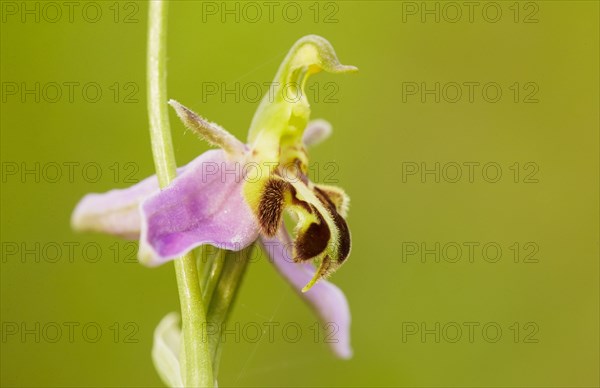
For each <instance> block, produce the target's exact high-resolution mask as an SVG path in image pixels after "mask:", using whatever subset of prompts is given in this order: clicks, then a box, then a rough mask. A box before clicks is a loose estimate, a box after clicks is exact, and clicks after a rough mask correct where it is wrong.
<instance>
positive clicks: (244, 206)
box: [72, 35, 356, 358]
mask: <svg viewBox="0 0 600 388" xmlns="http://www.w3.org/2000/svg"><path fill="white" fill-rule="evenodd" d="M355 70H356V68H355V67H353V66H345V65H342V64H340V62H339V61H338V59H337V56H336V54H335V52H334V50H333V47H332V46H331V44H330V43H329V42H328V41H327V40H325V39H324V38H322V37H319V36H314V35H310V36H306V37H304V38H302V39H300V40H299V41H297V42H296V43H295V45H294V46H293V47H292V49H291V50H290V52H289V54H288V55H287V56H286V58H285V59H284V61H283V63H282V65H281V66H280V68H279V70H278V72H277V75H276V77H275V80H274V82H273V83H272V90H271V91H270V93H269V94H268V95H265V97H264V98H263V100H262V101H261V103H260V106H259V108H258V110H257V112H256V114H255V116H254V118H253V120H252V123H251V125H250V129H249V134H248V139H247V142H246V143H244V142H242V141H240V140H238V139H236V138H235V137H234V136H233V135H231V134H230V133H229V132H227V131H226V130H225V129H223V128H222V127H220V126H219V125H217V124H215V123H212V122H209V121H207V120H205V119H204V118H202V117H201V116H200V115H198V114H196V113H194V112H193V111H192V110H190V109H188V108H186V107H185V106H183V105H181V104H180V103H178V102H176V101H174V100H171V101H170V102H169V103H170V105H171V106H172V107H173V108H174V110H175V111H176V113H177V115H178V116H179V118H180V119H181V120H182V121H183V123H184V125H185V126H186V127H187V128H189V129H190V130H192V131H193V132H194V133H196V134H198V135H199V136H200V137H201V138H202V139H204V140H205V141H207V142H208V143H210V144H211V145H213V146H216V147H218V148H217V149H213V150H210V151H207V152H205V153H203V154H201V155H200V156H198V157H197V158H196V159H194V160H193V161H191V162H190V163H189V164H187V165H186V166H183V167H181V168H179V169H178V176H177V178H175V180H174V181H173V182H172V183H171V184H170V185H169V186H168V187H167V188H165V189H163V190H160V189H159V186H158V180H157V178H156V177H155V176H153V177H150V178H147V179H145V180H143V181H141V182H140V183H138V184H136V185H134V186H132V187H130V188H126V189H120V190H112V191H109V192H107V193H103V194H88V195H86V196H85V197H84V198H83V199H82V200H81V201H80V202H79V204H78V205H77V207H76V208H75V211H74V212H73V216H72V225H73V227H74V228H75V229H77V230H87V231H98V232H104V233H109V234H113V235H117V236H121V237H124V238H128V239H138V238H139V242H140V244H139V253H138V257H139V260H140V262H142V263H143V264H146V265H149V266H155V265H159V264H162V263H165V262H167V261H169V260H173V259H175V258H177V257H179V256H181V255H182V254H184V253H186V252H188V251H190V250H191V249H193V248H195V247H198V246H201V245H204V244H210V245H213V246H216V247H218V248H221V249H227V250H234V251H238V250H241V249H244V248H245V247H247V246H249V245H250V244H253V243H254V242H256V241H257V240H259V241H260V244H261V245H262V246H263V248H264V250H265V251H266V252H267V254H268V255H269V256H270V259H271V260H270V261H271V262H272V263H273V264H274V265H275V267H276V268H277V270H278V271H279V272H280V273H281V274H282V276H283V277H284V278H285V279H286V280H287V281H289V282H290V283H291V285H292V286H293V287H294V288H295V289H296V290H300V289H301V290H302V293H301V294H302V295H303V297H304V299H305V300H306V301H307V302H308V303H309V304H310V305H311V306H312V307H313V308H314V310H315V311H316V313H317V314H318V315H319V316H320V318H321V319H322V320H324V321H325V322H330V323H334V324H336V326H337V327H336V329H337V330H335V334H334V336H335V338H334V339H335V341H333V342H334V343H333V348H334V351H335V353H336V354H337V355H338V356H340V357H344V358H347V357H349V356H350V355H351V349H350V344H349V324H350V313H349V308H348V303H347V301H346V298H345V296H344V294H343V293H342V292H341V290H340V289H339V288H338V287H336V286H334V285H333V284H331V283H330V282H328V281H326V280H325V278H327V277H329V276H330V275H331V274H332V273H333V272H335V271H336V270H337V269H338V268H339V267H340V266H341V265H342V264H343V263H344V262H345V261H346V259H347V258H348V256H349V254H350V247H351V242H350V231H349V228H348V224H347V223H346V215H347V209H348V197H347V196H346V194H345V193H344V192H343V191H342V190H341V189H339V188H337V187H332V186H325V185H319V184H316V183H313V182H311V181H310V179H309V178H308V174H307V171H308V155H307V147H309V146H311V145H315V144H317V143H318V142H320V141H322V140H323V139H324V138H326V137H327V136H328V135H329V133H330V132H331V127H330V126H329V124H328V123H327V122H325V121H323V120H316V121H311V122H309V116H310V105H309V103H308V100H307V98H306V94H305V93H304V87H305V85H306V81H307V79H308V77H309V76H310V75H312V74H315V73H318V72H320V71H327V72H332V73H344V72H352V71H355ZM285 212H287V213H288V214H290V216H291V217H290V218H291V219H293V220H294V222H295V223H296V225H295V228H294V230H293V238H292V237H291V236H290V235H289V234H288V232H287V230H286V228H285V225H284V222H283V214H284V213H285ZM309 290H310V291H309Z"/></svg>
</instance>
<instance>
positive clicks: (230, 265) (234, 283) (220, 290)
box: [207, 244, 254, 374]
mask: <svg viewBox="0 0 600 388" xmlns="http://www.w3.org/2000/svg"><path fill="white" fill-rule="evenodd" d="M253 249H254V244H252V245H250V246H249V247H247V248H245V249H243V250H241V251H238V252H232V251H224V253H225V257H224V260H223V268H222V269H221V276H220V278H219V281H218V282H217V283H216V287H215V289H214V292H213V295H212V298H211V301H210V304H209V308H208V316H207V321H208V324H209V325H211V326H213V327H215V328H216V333H215V334H213V335H211V336H210V337H209V338H208V341H209V347H210V354H211V356H212V362H213V371H214V373H215V374H217V373H218V368H219V361H220V358H221V343H222V341H221V329H222V327H223V323H225V321H226V320H227V316H228V315H229V312H230V310H231V305H232V303H233V301H234V299H235V296H236V294H237V291H238V289H239V287H240V285H241V280H242V277H243V276H244V273H245V272H246V267H247V266H248V261H249V260H250V255H251V253H252V250H253Z"/></svg>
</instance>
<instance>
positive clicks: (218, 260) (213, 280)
mask: <svg viewBox="0 0 600 388" xmlns="http://www.w3.org/2000/svg"><path fill="white" fill-rule="evenodd" d="M225 254H226V251H225V250H224V249H219V251H218V252H217V254H216V255H215V256H216V257H215V259H214V261H213V263H212V265H211V267H210V271H206V272H209V274H208V279H207V280H206V282H205V283H204V288H203V289H202V291H203V292H204V293H203V294H202V300H204V303H205V304H206V305H207V306H209V308H208V309H209V310H210V301H211V299H212V296H213V293H214V291H215V287H216V286H217V283H219V280H220V279H221V272H222V271H223V267H224V266H225Z"/></svg>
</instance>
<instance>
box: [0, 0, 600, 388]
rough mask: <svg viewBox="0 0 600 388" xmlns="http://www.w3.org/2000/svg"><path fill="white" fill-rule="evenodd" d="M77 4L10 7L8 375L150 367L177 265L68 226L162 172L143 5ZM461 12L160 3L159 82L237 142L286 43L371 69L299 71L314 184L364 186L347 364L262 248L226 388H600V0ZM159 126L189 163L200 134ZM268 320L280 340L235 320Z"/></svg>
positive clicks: (230, 347) (173, 296)
mask: <svg viewBox="0 0 600 388" xmlns="http://www.w3.org/2000/svg"><path fill="white" fill-rule="evenodd" d="M49 4H50V5H49ZM52 4H54V5H52ZM73 4H75V5H74V6H73V8H72V9H71V10H72V13H70V12H69V11H70V8H68V7H67V6H66V5H64V4H63V3H62V2H55V3H45V2H25V3H22V2H6V1H5V2H2V23H1V29H2V31H1V39H0V44H1V55H2V58H1V59H2V60H1V76H2V105H1V107H2V115H1V140H2V141H1V143H2V144H1V151H2V192H1V194H2V196H1V197H2V198H1V209H2V224H1V225H2V229H1V240H2V266H1V269H2V270H1V281H2V298H1V301H2V307H1V313H2V317H1V320H2V342H1V347H2V350H1V357H2V366H1V375H2V377H1V381H2V385H3V386H28V387H32V386H161V385H162V384H161V382H160V380H159V378H158V376H157V375H156V373H155V371H154V368H153V365H152V361H151V358H150V349H151V345H152V332H153V330H154V327H155V326H156V324H157V323H158V322H159V320H160V319H161V318H162V317H163V316H164V315H165V314H166V313H168V312H170V311H176V310H178V299H177V292H176V284H175V276H174V271H173V266H172V265H165V266H163V267H160V268H156V269H148V268H145V267H143V266H141V265H139V264H137V263H136V262H135V256H134V253H133V252H134V249H135V247H134V246H132V245H131V244H128V243H126V242H123V241H117V240H115V239H113V238H110V237H107V236H103V235H93V234H76V233H73V232H72V231H71V229H70V227H69V217H70V213H71V211H72V209H73V207H74V205H75V204H76V203H77V201H78V200H79V199H80V197H81V196H83V195H84V194H85V193H87V192H102V191H106V190H109V189H111V188H114V187H126V186H128V185H130V184H131V183H128V182H129V181H132V180H133V181H135V180H140V179H142V178H144V177H146V176H147V175H150V174H151V173H152V172H153V164H152V158H151V153H150V147H149V135H148V128H147V118H146V98H145V91H146V86H145V48H146V13H147V4H146V3H143V2H141V3H136V2H73ZM36 7H37V8H36ZM269 7H273V8H269ZM469 7H471V6H465V5H464V4H463V3H460V2H459V3H440V2H426V3H422V2H397V1H344V2H319V3H317V2H313V1H307V2H295V3H291V4H290V3H285V2H275V3H274V5H269V4H267V3H265V2H254V3H239V2H227V3H222V2H204V3H202V2H195V1H176V2H172V3H171V6H170V15H169V23H170V25H169V36H168V45H169V46H168V53H169V54H168V55H169V64H168V66H169V73H168V84H169V95H170V96H172V97H173V98H176V99H177V100H179V101H181V102H182V103H184V104H186V105H188V106H190V107H191V108H193V109H194V110H196V111H198V112H199V113H201V114H203V115H204V116H205V117H207V118H209V119H211V120H214V121H216V122H218V123H219V124H221V125H223V126H224V127H225V128H227V129H228V130H230V131H231V132H232V133H234V134H235V135H236V136H238V137H240V138H242V139H244V138H245V134H246V130H247V128H248V125H249V122H250V120H251V118H252V115H253V112H254V110H255V108H256V107H257V105H258V103H257V102H255V99H254V97H255V96H254V93H251V92H253V91H255V90H256V88H255V86H256V84H259V85H262V84H263V83H265V82H270V81H271V80H272V78H273V76H274V74H275V71H276V69H277V67H278V65H279V63H280V61H281V60H282V59H283V57H284V55H285V54H286V52H287V50H288V49H289V47H290V46H291V45H292V44H293V43H294V41H295V40H296V39H298V38H299V37H301V36H303V35H306V34H310V33H314V34H319V35H322V36H324V37H326V38H327V39H328V40H330V42H331V43H332V44H333V46H334V47H335V49H336V51H337V53H338V56H339V57H340V59H341V61H342V62H343V63H346V64H352V65H356V66H358V67H359V68H360V72H359V73H358V74H354V75H343V76H332V75H329V74H319V75H317V76H315V77H313V78H311V80H310V83H309V85H310V88H309V90H310V92H309V93H313V94H311V97H310V99H311V100H312V101H313V117H315V118H317V117H323V118H326V119H328V120H329V121H330V122H331V123H332V124H333V127H334V135H333V137H331V138H330V139H329V140H328V141H327V142H326V143H323V144H322V145H320V146H318V147H317V148H314V149H313V150H311V163H312V164H313V171H315V174H316V172H318V176H315V175H313V178H315V180H317V181H320V182H326V183H335V184H337V185H339V186H341V187H343V188H344V189H345V190H346V191H347V193H349V195H350V196H351V198H352V204H351V209H350V216H349V224H350V227H351V230H352V236H353V250H352V254H351V257H350V259H349V261H348V263H347V264H346V265H345V266H344V267H343V268H342V269H341V270H340V271H339V272H338V273H337V274H336V275H335V276H334V277H333V281H334V282H335V283H336V284H338V285H339V286H340V287H341V288H342V289H343V290H344V291H345V293H346V295H347V297H348V299H349V301H350V306H351V309H352V317H353V321H352V345H353V348H354V357H353V358H352V360H350V361H341V360H337V359H335V358H334V357H333V355H332V354H331V353H330V352H329V350H328V348H327V345H326V344H325V343H324V340H323V338H317V340H316V341H315V338H314V335H315V331H314V327H315V326H314V325H315V317H314V316H313V315H312V313H311V311H310V310H309V308H308V307H307V306H306V305H305V304H303V302H302V301H301V300H300V299H299V298H298V297H297V296H296V295H295V293H294V291H293V290H292V289H291V288H290V287H289V286H288V285H287V284H286V283H284V281H283V280H282V279H281V278H280V277H279V276H278V275H277V274H276V272H275V271H274V270H273V268H272V267H271V266H270V265H269V264H268V263H267V262H265V261H264V260H258V261H257V262H255V263H253V264H252V265H251V266H250V268H249V271H248V273H247V276H246V278H245V281H244V284H243V286H242V289H241V292H240V295H239V298H238V300H237V303H236V306H235V308H234V313H233V315H232V317H231V322H232V325H235V323H238V324H239V325H240V326H239V327H240V328H241V329H240V330H238V332H242V335H241V338H240V339H239V340H237V341H236V338H235V336H234V335H230V336H229V337H227V343H226V345H225V348H224V357H223V360H222V367H221V373H220V376H219V382H220V386H365V385H368V386H598V384H599V370H598V364H599V359H598V351H599V337H598V324H599V322H598V316H599V315H598V313H599V311H598V309H599V307H598V306H599V297H598V292H599V288H598V287H599V284H598V276H599V265H598V263H599V260H598V259H599V251H598V235H599V230H598V213H599V209H598V204H599V202H598V198H599V193H598V190H599V182H598V179H599V178H598V177H599V171H598V157H599V154H598V144H599V138H598V135H599V131H598V128H599V121H598V120H599V112H598V109H599V108H598V106H599V101H598V84H599V79H598V73H599V72H598V69H599V64H598V47H599V38H598V34H599V32H598V31H599V22H598V17H599V16H598V14H599V8H598V2H595V1H573V2H566V1H539V2H512V1H511V2H496V3H490V2H474V3H473V5H472V7H473V8H471V9H470V8H469ZM270 9H271V10H272V14H269V10H270ZM227 10H230V12H229V11H227ZM257 10H259V11H260V12H261V14H260V15H259V14H257V13H256V12H257ZM57 12H61V13H60V14H58V13H57ZM98 12H100V13H98ZM228 12H229V13H228ZM457 12H460V14H459V13H457ZM498 12H500V13H498ZM36 18H38V20H36ZM236 18H238V20H236ZM36 84H37V86H36ZM215 85H216V89H217V91H216V94H212V91H214V88H215ZM469 85H471V86H469ZM457 86H458V87H457ZM236 87H237V88H238V89H237V91H236V89H235V88H236ZM470 87H472V89H471V90H472V92H473V93H472V94H471V95H469V90H470V89H469V88H470ZM70 88H72V89H70ZM252 88H254V89H252ZM436 88H437V89H436ZM227 90H233V92H230V93H227V92H226V91H227ZM264 90H266V89H264ZM264 90H263V91H264ZM428 90H429V91H430V92H428ZM436 90H437V91H436ZM459 90H460V92H461V95H460V96H459V95H457V94H456V93H457V91H459ZM57 91H60V93H61V94H60V95H57V94H56V93H57ZM70 91H71V92H70ZM98 91H100V92H101V95H98V96H97V95H96V93H97V92H98ZM498 91H500V92H501V95H499V96H498V95H497V92H498ZM436 100H438V101H436ZM171 124H172V131H173V138H174V145H175V149H176V154H177V160H178V162H179V163H180V164H183V163H186V162H187V161H189V160H191V159H192V158H194V157H195V156H196V155H197V154H199V153H200V152H202V151H204V150H206V149H207V146H206V145H205V144H203V143H201V142H200V141H197V140H196V138H195V137H194V136H193V135H192V134H190V133H184V130H183V126H182V125H181V124H180V123H179V122H178V121H177V119H176V117H175V115H173V114H171ZM332 166H333V167H332ZM457 166H458V168H457ZM469 166H471V167H469ZM436 169H437V174H438V176H437V177H436ZM470 169H472V170H470ZM426 170H429V171H431V172H430V173H427V171H426ZM423 172H425V174H423ZM457 172H460V173H461V176H460V177H456V174H457ZM469 172H472V175H469ZM498 172H500V173H501V175H500V176H498V177H497V173H498ZM57 174H60V176H58V175H57ZM455 177H456V178H455ZM436 180H438V181H439V182H436ZM336 182H337V183H336ZM436 244H437V245H436ZM457 247H458V248H460V252H459V251H458V250H457ZM469 247H470V248H469ZM498 249H500V250H501V251H499V250H498ZM458 252H459V253H460V256H458ZM269 321H273V322H276V323H278V324H279V325H280V326H279V329H277V328H276V329H275V339H274V340H273V341H271V340H269V338H268V337H266V336H263V337H262V338H261V339H260V341H258V342H256V343H254V341H251V340H249V339H248V338H249V337H252V338H251V339H254V338H255V335H254V333H255V331H253V327H255V325H256V324H258V325H259V326H262V327H264V326H263V324H264V322H269ZM289 323H292V324H293V325H299V326H300V327H301V330H302V332H301V335H300V336H299V338H298V341H297V342H293V341H291V340H286V339H285V338H284V337H285V335H284V333H282V330H281V328H282V327H283V326H285V325H286V324H289ZM249 325H250V326H249ZM57 327H58V328H60V329H61V331H60V332H57V331H56V329H57ZM69 327H72V336H70V335H69V334H70V333H69V330H68V328H69ZM98 328H99V329H100V330H101V333H99V334H98V333H97V330H98ZM244 328H247V330H248V333H247V335H246V336H244V335H243V329H244ZM469 328H471V330H469ZM458 329H460V331H459V330H458ZM498 330H500V331H498ZM288 334H289V336H293V335H294V334H293V330H292V331H290V333H288ZM321 334H322V333H321ZM289 336H288V337H289ZM321 337H322V335H321ZM288 339H289V338H288Z"/></svg>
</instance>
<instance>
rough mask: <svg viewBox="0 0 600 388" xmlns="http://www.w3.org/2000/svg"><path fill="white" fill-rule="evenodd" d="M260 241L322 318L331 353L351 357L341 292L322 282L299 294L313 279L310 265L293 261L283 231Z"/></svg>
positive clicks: (346, 312) (346, 308)
mask: <svg viewBox="0 0 600 388" xmlns="http://www.w3.org/2000/svg"><path fill="white" fill-rule="evenodd" d="M260 241H261V245H262V246H263V248H264V251H265V252H267V254H268V255H269V256H270V261H271V262H272V263H273V264H274V265H275V268H276V269H277V270H278V271H279V273H280V274H281V275H282V276H283V277H284V278H285V279H286V280H287V281H288V282H289V283H290V285H291V286H292V288H293V289H294V290H296V292H298V295H300V296H301V297H302V298H303V299H304V300H305V301H306V302H307V303H308V304H309V305H310V306H311V307H312V308H313V310H314V311H315V313H316V314H317V315H318V316H319V318H320V319H321V321H322V323H323V325H324V327H325V328H326V329H327V330H328V335H327V336H326V338H327V340H328V342H329V345H330V346H331V349H332V350H333V352H334V353H335V354H336V355H337V356H338V357H340V358H345V359H347V358H350V357H352V348H351V347H350V321H351V318H350V307H349V306H348V300H347V299H346V296H345V295H344V293H343V292H342V290H340V289H339V288H338V287H337V286H335V285H334V284H332V283H330V282H328V281H327V280H321V281H319V282H318V283H317V284H315V285H314V286H313V287H312V288H311V289H310V290H308V291H307V292H305V293H302V292H300V290H301V289H302V287H304V285H306V284H307V283H308V282H309V281H310V280H311V279H312V277H313V275H314V273H315V268H314V266H313V265H312V264H309V263H294V262H293V260H292V255H291V249H292V242H291V239H290V236H289V234H288V233H287V231H286V230H285V228H281V230H280V233H279V239H278V238H277V237H273V238H268V237H265V236H261V239H260Z"/></svg>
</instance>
